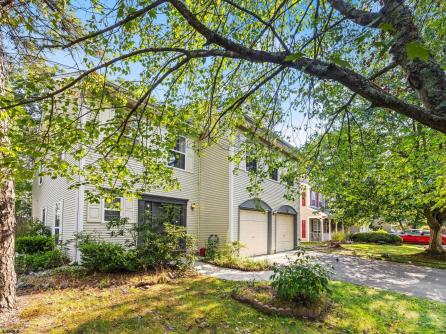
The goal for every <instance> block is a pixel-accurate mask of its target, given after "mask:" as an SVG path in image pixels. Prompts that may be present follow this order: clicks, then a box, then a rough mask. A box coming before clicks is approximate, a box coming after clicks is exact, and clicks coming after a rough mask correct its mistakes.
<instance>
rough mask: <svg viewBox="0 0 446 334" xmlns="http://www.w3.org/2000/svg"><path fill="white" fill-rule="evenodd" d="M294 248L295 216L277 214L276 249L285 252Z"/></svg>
mask: <svg viewBox="0 0 446 334" xmlns="http://www.w3.org/2000/svg"><path fill="white" fill-rule="evenodd" d="M293 248H294V216H292V215H284V214H277V215H276V251H277V252H284V251H287V250H292V249H293Z"/></svg>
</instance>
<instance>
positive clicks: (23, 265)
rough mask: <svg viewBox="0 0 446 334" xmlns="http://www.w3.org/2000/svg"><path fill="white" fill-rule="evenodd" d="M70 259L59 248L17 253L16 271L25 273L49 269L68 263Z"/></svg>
mask: <svg viewBox="0 0 446 334" xmlns="http://www.w3.org/2000/svg"><path fill="white" fill-rule="evenodd" d="M69 262H70V260H69V259H68V257H67V256H66V255H65V254H64V253H63V252H62V251H61V250H59V249H54V250H51V251H46V252H39V253H36V254H22V255H18V256H17V257H16V260H15V267H16V272H17V273H18V274H26V273H29V272H31V271H39V270H45V269H51V268H56V267H60V266H63V265H65V264H68V263H69Z"/></svg>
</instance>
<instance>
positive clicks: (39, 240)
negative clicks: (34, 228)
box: [15, 235, 56, 254]
mask: <svg viewBox="0 0 446 334" xmlns="http://www.w3.org/2000/svg"><path fill="white" fill-rule="evenodd" d="M15 248H16V252H17V253H19V254H36V253H40V252H48V251H53V250H54V249H55V248H56V243H55V241H54V238H53V237H51V236H46V235H27V236H23V237H17V238H16V241H15Z"/></svg>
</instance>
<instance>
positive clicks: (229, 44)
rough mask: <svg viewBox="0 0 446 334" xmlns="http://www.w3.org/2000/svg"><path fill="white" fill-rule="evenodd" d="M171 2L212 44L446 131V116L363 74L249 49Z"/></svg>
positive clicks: (316, 60)
mask: <svg viewBox="0 0 446 334" xmlns="http://www.w3.org/2000/svg"><path fill="white" fill-rule="evenodd" d="M331 1H337V0H331ZM169 2H170V3H171V4H172V6H174V7H175V8H176V9H177V10H178V12H179V13H180V14H181V15H182V16H183V17H184V18H185V19H186V21H187V22H188V23H189V24H190V25H191V26H192V27H193V28H194V29H195V30H196V31H197V32H198V33H200V34H201V35H202V36H203V37H205V38H206V39H207V41H208V43H214V44H217V45H219V46H221V47H223V48H225V49H226V50H228V51H232V52H235V53H236V54H238V55H240V58H244V59H249V60H250V61H254V62H269V63H275V64H278V65H282V66H286V67H290V68H294V69H297V70H299V71H302V72H304V73H306V74H309V75H311V76H315V77H317V78H319V79H322V80H334V81H336V82H339V83H341V84H342V85H344V86H345V87H347V88H349V89H350V90H352V91H353V92H355V93H357V94H358V95H360V96H362V97H363V98H365V99H367V100H368V101H370V102H371V103H372V106H373V107H383V108H387V109H391V110H394V111H396V112H398V113H400V114H402V115H405V116H408V117H410V118H413V119H415V120H417V121H419V122H420V123H423V124H425V125H427V126H429V127H431V128H433V129H436V130H439V131H441V132H443V133H446V117H442V116H441V115H437V114H435V113H433V112H432V111H430V110H428V109H425V108H423V107H419V106H416V105H412V104H409V103H406V102H404V101H402V100H400V99H398V98H397V97H395V96H393V95H391V94H389V93H387V92H386V91H384V90H383V89H382V88H380V87H379V86H377V85H376V84H374V83H373V82H372V81H371V80H370V79H367V78H365V77H364V76H362V75H361V74H358V73H356V72H354V71H352V70H350V69H347V68H342V67H340V66H338V65H336V64H333V63H328V62H325V61H322V60H318V59H309V58H307V57H302V58H300V59H298V60H296V61H288V60H287V59H286V57H287V56H288V54H287V53H284V52H267V51H262V50H255V49H251V48H247V47H245V46H243V45H241V44H239V43H237V42H234V41H232V40H230V39H228V38H226V37H224V36H221V35H219V34H218V33H217V32H215V31H213V30H211V29H209V28H208V27H207V26H206V25H204V24H203V23H202V22H201V21H200V20H199V19H198V18H197V17H196V16H195V15H194V14H193V13H192V12H191V11H190V10H189V8H188V7H187V6H186V5H185V4H184V3H183V2H182V1H181V0H169Z"/></svg>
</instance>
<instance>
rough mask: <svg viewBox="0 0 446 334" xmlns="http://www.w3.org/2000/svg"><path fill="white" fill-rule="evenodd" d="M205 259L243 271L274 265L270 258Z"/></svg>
mask: <svg viewBox="0 0 446 334" xmlns="http://www.w3.org/2000/svg"><path fill="white" fill-rule="evenodd" d="M205 261H206V262H208V263H211V264H213V265H216V266H219V267H224V268H232V269H238V270H243V271H262V270H270V269H272V267H273V266H272V264H271V263H270V262H269V261H268V260H253V259H250V258H246V257H218V258H216V259H214V260H205Z"/></svg>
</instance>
